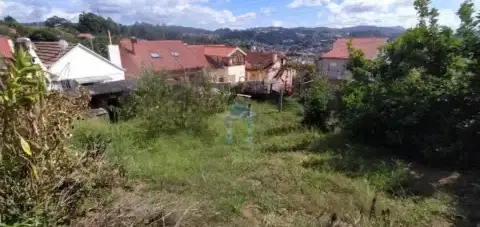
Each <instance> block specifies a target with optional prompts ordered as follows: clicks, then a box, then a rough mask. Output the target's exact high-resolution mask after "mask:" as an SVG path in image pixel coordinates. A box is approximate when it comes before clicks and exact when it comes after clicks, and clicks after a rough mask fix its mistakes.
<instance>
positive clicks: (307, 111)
mask: <svg viewBox="0 0 480 227" xmlns="http://www.w3.org/2000/svg"><path fill="white" fill-rule="evenodd" d="M300 102H301V103H302V104H303V108H304V111H303V123H304V124H306V125H309V126H313V127H318V128H320V129H322V130H326V129H327V121H328V118H329V116H330V110H329V109H328V103H329V85H328V80H327V79H326V77H323V76H322V77H318V78H316V79H314V81H313V82H312V84H311V85H310V88H308V90H307V91H305V93H304V95H303V96H302V97H301V99H300Z"/></svg>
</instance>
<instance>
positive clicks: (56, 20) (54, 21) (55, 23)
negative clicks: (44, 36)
mask: <svg viewBox="0 0 480 227" xmlns="http://www.w3.org/2000/svg"><path fill="white" fill-rule="evenodd" d="M45 26H47V27H49V28H55V27H63V28H70V27H73V23H72V22H70V21H69V20H67V19H65V18H61V17H57V16H53V17H50V18H48V19H47V20H46V21H45Z"/></svg>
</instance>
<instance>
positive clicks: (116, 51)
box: [108, 43, 133, 68]
mask: <svg viewBox="0 0 480 227" xmlns="http://www.w3.org/2000/svg"><path fill="white" fill-rule="evenodd" d="M132 46H133V43H132ZM108 59H110V61H111V62H112V63H113V64H115V65H117V66H120V67H122V60H121V58H120V48H119V47H118V45H111V44H110V45H108ZM122 68H123V67H122Z"/></svg>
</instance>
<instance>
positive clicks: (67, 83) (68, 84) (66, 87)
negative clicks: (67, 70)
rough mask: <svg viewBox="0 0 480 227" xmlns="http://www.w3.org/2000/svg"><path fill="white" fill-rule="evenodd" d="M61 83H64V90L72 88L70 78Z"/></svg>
mask: <svg viewBox="0 0 480 227" xmlns="http://www.w3.org/2000/svg"><path fill="white" fill-rule="evenodd" d="M60 83H61V84H62V89H63V90H69V89H71V88H72V86H71V85H70V81H69V80H62V81H60Z"/></svg>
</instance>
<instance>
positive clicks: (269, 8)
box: [260, 7, 275, 16]
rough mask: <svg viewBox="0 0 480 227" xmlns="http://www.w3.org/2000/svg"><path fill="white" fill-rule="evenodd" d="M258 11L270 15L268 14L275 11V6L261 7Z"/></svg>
mask: <svg viewBox="0 0 480 227" xmlns="http://www.w3.org/2000/svg"><path fill="white" fill-rule="evenodd" d="M260 12H261V13H262V14H264V15H265V16H270V15H272V13H274V12H275V8H272V7H265V8H261V9H260Z"/></svg>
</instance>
